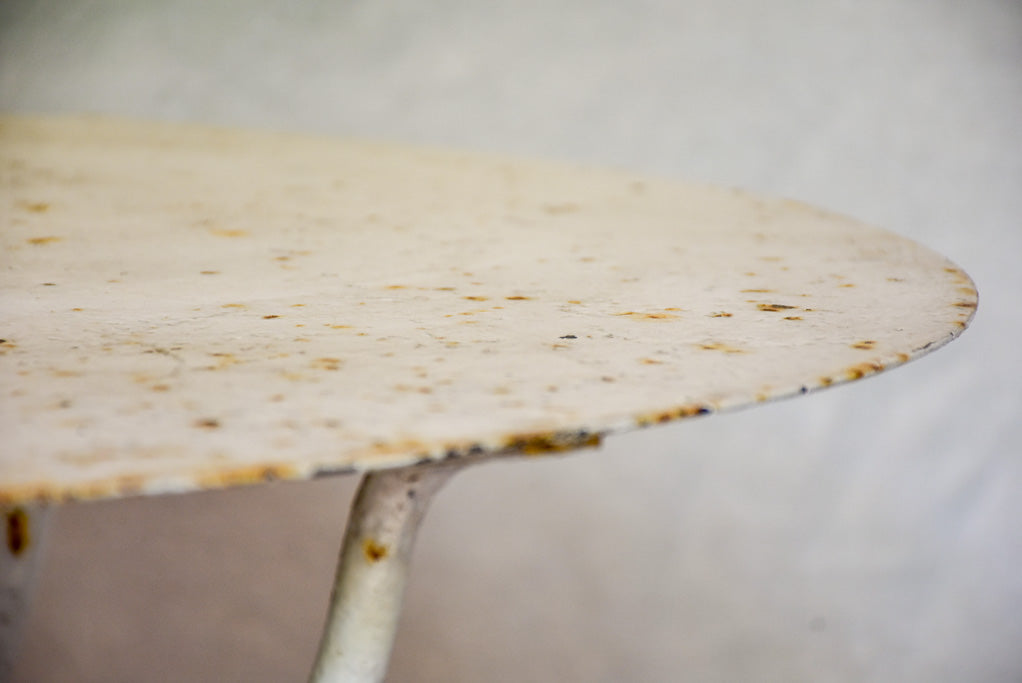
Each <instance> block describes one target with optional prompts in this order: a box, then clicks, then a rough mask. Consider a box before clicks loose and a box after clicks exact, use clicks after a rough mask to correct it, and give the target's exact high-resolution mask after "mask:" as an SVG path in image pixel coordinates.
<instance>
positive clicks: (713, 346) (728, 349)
mask: <svg viewBox="0 0 1022 683" xmlns="http://www.w3.org/2000/svg"><path fill="white" fill-rule="evenodd" d="M698 346H699V348H701V349H703V350H704V351H721V352H723V353H748V352H747V351H746V350H745V349H740V348H738V347H737V346H730V345H728V344H725V343H723V342H707V343H705V344H698Z"/></svg>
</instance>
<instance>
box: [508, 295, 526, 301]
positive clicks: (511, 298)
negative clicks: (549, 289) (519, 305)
mask: <svg viewBox="0 0 1022 683" xmlns="http://www.w3.org/2000/svg"><path fill="white" fill-rule="evenodd" d="M504 298H505V299H507V300H508V301H531V300H532V297H531V296H506V297H504Z"/></svg>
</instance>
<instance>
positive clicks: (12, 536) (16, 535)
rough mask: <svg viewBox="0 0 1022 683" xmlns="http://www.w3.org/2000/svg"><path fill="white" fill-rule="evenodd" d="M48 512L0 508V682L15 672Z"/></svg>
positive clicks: (33, 509)
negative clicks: (0, 543)
mask: <svg viewBox="0 0 1022 683" xmlns="http://www.w3.org/2000/svg"><path fill="white" fill-rule="evenodd" d="M49 512H50V511H49V509H47V508H44V507H2V506H0V513H2V514H3V525H4V529H3V537H4V546H3V548H2V549H0V681H6V680H8V679H9V678H10V677H11V673H12V671H13V669H14V662H15V658H16V657H17V654H18V646H19V645H20V642H21V633H22V630H23V628H24V626H25V622H26V621H27V620H28V610H29V602H30V598H31V597H32V588H33V586H34V584H35V578H36V575H37V568H38V565H39V558H40V556H41V554H42V553H41V548H42V545H43V537H44V535H45V532H46V527H47V523H48V518H49Z"/></svg>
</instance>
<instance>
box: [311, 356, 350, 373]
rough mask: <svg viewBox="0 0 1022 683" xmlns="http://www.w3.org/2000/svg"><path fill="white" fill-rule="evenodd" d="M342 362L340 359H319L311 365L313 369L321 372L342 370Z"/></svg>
mask: <svg viewBox="0 0 1022 683" xmlns="http://www.w3.org/2000/svg"><path fill="white" fill-rule="evenodd" d="M343 362H344V361H342V360H341V359H340V358H317V359H315V360H314V361H312V362H311V363H310V365H312V367H314V368H319V369H320V370H332V371H333V370H340V369H341V364H342V363H343Z"/></svg>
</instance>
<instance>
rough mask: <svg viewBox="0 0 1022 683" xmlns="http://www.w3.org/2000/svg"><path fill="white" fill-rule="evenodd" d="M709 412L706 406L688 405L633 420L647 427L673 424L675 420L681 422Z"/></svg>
mask: <svg viewBox="0 0 1022 683" xmlns="http://www.w3.org/2000/svg"><path fill="white" fill-rule="evenodd" d="M709 412H710V409H709V408H707V407H706V406H703V405H699V404H695V403H693V404H690V405H685V406H681V407H680V408H675V409H673V410H665V411H663V412H660V413H652V414H650V415H642V416H639V417H637V418H636V419H635V422H636V424H638V425H639V426H640V427H648V426H650V425H654V424H664V423H665V422H674V421H675V420H683V419H685V418H687V417H696V416H697V415H706V414H708V413H709Z"/></svg>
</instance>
